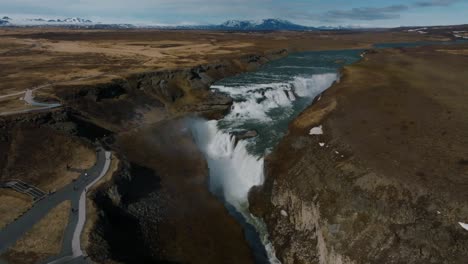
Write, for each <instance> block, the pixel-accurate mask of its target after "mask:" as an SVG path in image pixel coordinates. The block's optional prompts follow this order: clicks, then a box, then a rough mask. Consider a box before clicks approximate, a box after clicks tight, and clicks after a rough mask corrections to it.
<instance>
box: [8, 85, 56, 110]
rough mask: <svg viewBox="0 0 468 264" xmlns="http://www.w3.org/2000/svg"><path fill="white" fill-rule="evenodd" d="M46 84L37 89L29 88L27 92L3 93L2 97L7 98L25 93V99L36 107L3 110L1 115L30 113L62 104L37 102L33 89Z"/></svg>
mask: <svg viewBox="0 0 468 264" xmlns="http://www.w3.org/2000/svg"><path fill="white" fill-rule="evenodd" d="M43 87H45V86H41V87H38V88H35V89H28V90H26V91H25V92H18V93H14V94H8V95H2V96H1V97H0V99H1V98H6V97H11V96H16V95H21V94H24V97H23V100H24V101H25V102H26V103H27V104H28V105H30V106H34V108H30V109H24V110H17V111H9V112H1V113H0V116H2V115H3V116H5V115H13V114H22V113H29V112H34V111H41V110H47V109H52V108H56V107H59V106H61V104H59V103H52V104H49V103H41V102H37V101H35V100H34V96H33V91H34V90H37V89H39V88H43Z"/></svg>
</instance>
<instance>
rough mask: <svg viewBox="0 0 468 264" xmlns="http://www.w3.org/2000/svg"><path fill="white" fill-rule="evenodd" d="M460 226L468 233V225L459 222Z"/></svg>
mask: <svg viewBox="0 0 468 264" xmlns="http://www.w3.org/2000/svg"><path fill="white" fill-rule="evenodd" d="M458 224H460V226H461V227H463V229H465V230H466V231H468V224H465V223H462V222H458Z"/></svg>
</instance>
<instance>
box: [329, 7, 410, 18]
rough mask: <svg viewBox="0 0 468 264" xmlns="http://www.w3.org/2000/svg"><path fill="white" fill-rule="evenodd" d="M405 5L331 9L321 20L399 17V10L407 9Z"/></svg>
mask: <svg viewBox="0 0 468 264" xmlns="http://www.w3.org/2000/svg"><path fill="white" fill-rule="evenodd" d="M408 9H409V7H408V6H406V5H392V6H386V7H380V8H378V7H362V8H353V9H350V10H332V11H328V12H326V13H325V14H323V15H322V18H323V20H328V21H332V20H343V19H347V20H381V19H394V18H399V17H400V14H399V12H402V11H405V10H408Z"/></svg>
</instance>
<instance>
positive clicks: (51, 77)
mask: <svg viewBox="0 0 468 264" xmlns="http://www.w3.org/2000/svg"><path fill="white" fill-rule="evenodd" d="M440 39H443V38H442V37H440V36H431V35H427V36H421V35H420V34H415V33H408V32H390V31H389V32H367V33H366V32H354V33H346V32H345V33H339V32H335V33H332V32H264V33H258V32H257V33H253V32H243V33H241V32H237V33H236V32H208V31H160V30H127V31H125V30H119V31H105V30H70V29H57V28H51V29H47V28H40V29H37V28H25V29H1V30H0V97H2V96H5V95H9V94H15V93H18V92H22V91H24V90H25V89H30V88H38V87H42V88H41V89H42V90H45V91H46V92H45V94H46V95H47V96H49V97H52V98H53V97H54V94H53V93H52V94H51V93H50V92H47V91H48V89H49V90H50V88H51V87H53V86H54V85H60V86H61V87H63V86H66V85H69V84H85V83H86V84H90V83H91V84H92V83H96V82H100V83H102V82H107V81H110V80H112V79H115V78H119V77H125V76H127V75H129V74H132V73H141V72H147V71H158V70H163V69H164V70H167V69H179V68H187V67H193V66H196V65H201V64H206V63H208V62H213V61H217V60H220V59H225V58H238V57H240V56H242V55H246V54H262V53H264V52H267V51H271V50H276V49H283V48H286V49H289V50H290V51H301V50H318V49H320V50H326V49H346V48H369V47H371V46H372V44H374V43H378V42H404V41H417V40H440ZM19 97H20V96H18V95H15V96H12V97H7V98H0V100H1V105H0V111H2V112H5V111H11V110H18V109H25V108H28V107H29V106H27V105H25V104H24V103H22V102H21V101H19V100H18V98H19Z"/></svg>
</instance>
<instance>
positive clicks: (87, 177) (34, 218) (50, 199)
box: [0, 148, 111, 263]
mask: <svg viewBox="0 0 468 264" xmlns="http://www.w3.org/2000/svg"><path fill="white" fill-rule="evenodd" d="M96 155H97V159H96V163H95V165H94V166H93V167H91V168H90V169H88V170H86V171H84V172H82V173H81V175H80V176H79V178H78V179H77V180H76V181H74V182H72V183H70V184H68V185H67V186H65V187H63V188H62V189H60V190H59V191H57V192H55V193H52V194H50V195H48V196H46V197H45V198H43V199H42V200H40V201H38V202H37V203H35V204H34V205H33V207H32V208H31V209H30V210H29V211H27V212H26V213H25V214H24V215H22V216H21V217H20V218H18V219H17V220H16V221H15V222H13V223H11V224H9V225H8V226H6V227H5V228H4V229H2V230H0V255H1V254H3V253H4V252H6V251H7V250H8V248H10V247H11V246H13V245H14V244H15V242H16V241H18V240H19V239H20V238H21V237H22V236H23V235H24V234H25V233H26V232H27V231H29V230H30V229H31V228H32V227H33V226H34V225H35V224H36V223H38V222H39V221H40V220H41V219H42V218H43V217H45V216H46V215H47V213H48V212H49V211H50V210H52V209H53V208H55V207H56V206H57V205H59V204H60V203H62V202H64V201H67V200H70V201H71V204H72V208H74V209H76V208H78V210H77V212H76V211H75V212H73V211H72V212H71V213H70V217H69V222H68V225H67V227H66V229H65V233H64V238H63V243H62V251H61V253H60V254H59V255H57V256H55V257H52V258H50V259H48V260H47V261H46V262H45V263H87V260H86V257H85V256H84V252H83V250H82V249H81V243H80V237H81V233H82V231H83V228H84V224H85V222H86V193H87V191H88V190H89V188H91V187H92V186H93V185H94V184H96V183H97V182H98V181H99V180H100V179H102V177H104V175H106V173H107V172H108V170H109V167H110V163H111V153H110V152H109V151H105V150H104V149H102V148H98V149H97V151H96Z"/></svg>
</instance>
